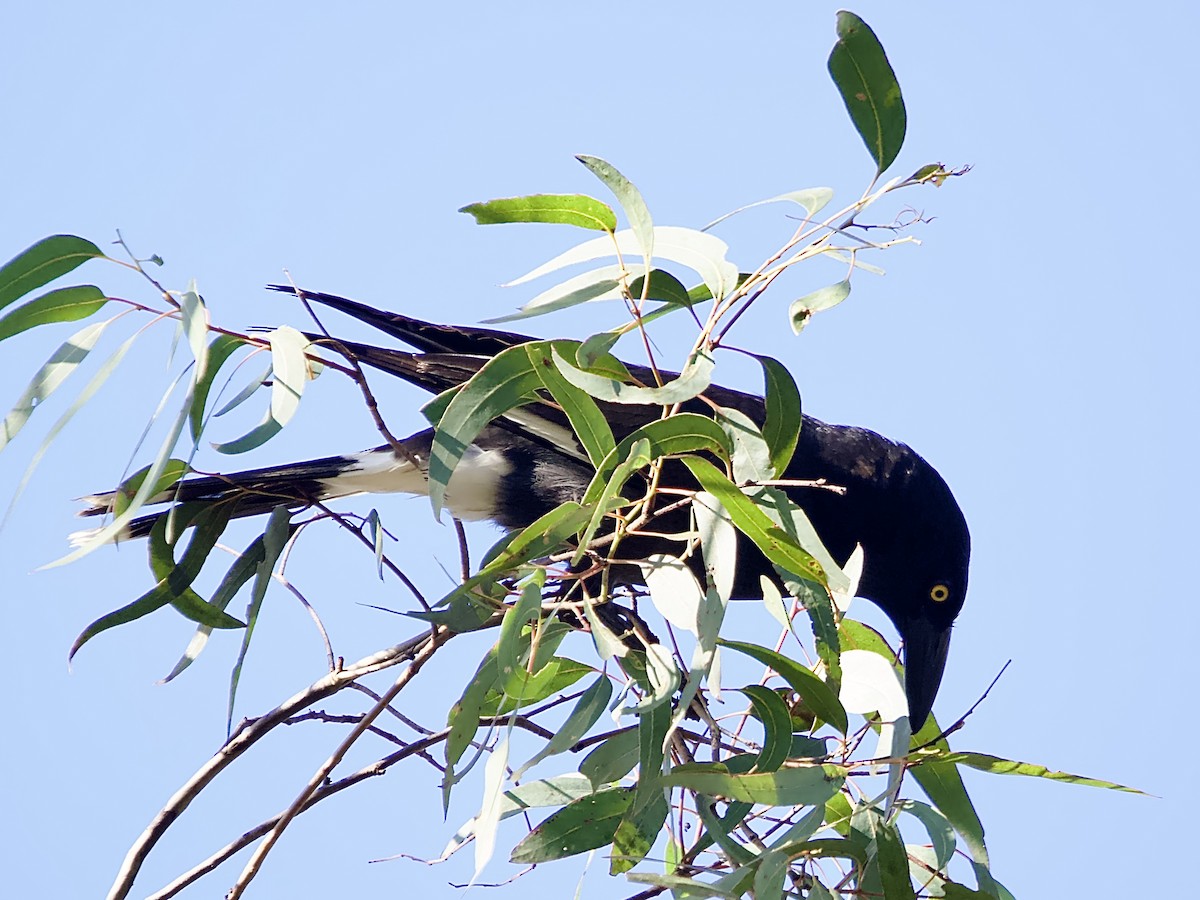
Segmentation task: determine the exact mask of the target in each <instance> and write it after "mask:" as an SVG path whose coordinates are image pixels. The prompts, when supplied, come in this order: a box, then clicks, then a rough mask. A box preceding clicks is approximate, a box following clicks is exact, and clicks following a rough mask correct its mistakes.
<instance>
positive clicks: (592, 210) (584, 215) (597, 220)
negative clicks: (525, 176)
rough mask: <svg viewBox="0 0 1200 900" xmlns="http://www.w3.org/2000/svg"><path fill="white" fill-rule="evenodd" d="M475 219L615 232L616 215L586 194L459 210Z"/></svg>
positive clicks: (522, 199)
mask: <svg viewBox="0 0 1200 900" xmlns="http://www.w3.org/2000/svg"><path fill="white" fill-rule="evenodd" d="M459 212H461V213H467V214H468V215H470V216H474V217H475V222H476V223H477V224H479V225H502V224H507V223H511V222H547V223H550V224H553V225H575V226H577V227H579V228H589V229H591V230H593V231H608V232H613V231H616V230H617V214H616V213H615V212H613V211H612V207H610V206H609V205H608V204H607V203H603V202H601V201H599V200H597V199H596V198H595V197H589V196H587V195H586V194H531V195H529V196H527V197H504V198H501V199H498V200H486V201H483V202H480V203H471V204H469V205H468V206H464V207H463V208H462V209H460V210H459Z"/></svg>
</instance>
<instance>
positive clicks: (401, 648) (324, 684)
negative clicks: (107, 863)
mask: <svg viewBox="0 0 1200 900" xmlns="http://www.w3.org/2000/svg"><path fill="white" fill-rule="evenodd" d="M448 639H449V632H446V631H445V630H444V629H441V630H438V631H435V632H432V633H430V634H422V635H420V636H418V637H414V638H410V639H409V640H407V641H404V642H403V643H401V644H397V645H396V646H394V647H391V648H389V649H387V650H382V651H380V652H378V653H374V654H372V655H370V656H367V657H364V658H363V659H360V660H359V661H358V662H356V663H354V664H353V665H351V666H349V667H347V668H341V669H338V670H337V671H334V672H329V673H328V674H326V675H324V676H323V677H321V678H320V679H318V680H317V681H315V682H313V683H312V684H311V685H309V686H308V687H307V688H305V689H304V690H302V691H300V692H299V693H297V694H295V695H293V696H292V697H289V698H288V699H287V700H285V701H284V702H283V703H281V704H280V705H279V706H277V707H275V709H273V710H271V711H270V712H268V713H266V714H265V715H263V716H260V717H259V718H257V719H254V720H252V721H248V722H245V723H243V724H242V725H241V726H239V728H238V729H237V731H236V732H235V733H234V734H233V735H232V736H231V737H230V738H229V740H228V741H226V742H225V744H224V746H222V747H221V749H220V750H218V751H217V752H216V753H215V754H214V755H213V756H212V757H211V758H209V759H208V760H207V761H206V762H205V763H204V765H202V766H201V767H200V768H199V769H198V770H197V771H196V772H195V773H194V774H193V775H192V777H191V778H189V779H188V780H187V781H186V782H185V783H184V784H183V786H182V787H180V788H179V790H178V791H176V792H175V794H174V795H173V796H172V797H171V798H170V799H169V800H168V801H167V804H166V806H164V807H163V808H162V809H161V810H159V811H158V813H157V814H156V815H155V816H154V819H153V820H152V821H151V822H150V824H149V825H148V826H147V827H146V829H145V831H143V832H142V833H141V834H140V835H139V836H138V838H137V840H136V841H135V842H134V844H133V846H132V847H130V848H129V852H128V853H127V854H126V855H125V859H124V861H123V862H122V864H121V868H120V870H119V871H118V872H117V876H116V878H115V880H114V881H113V885H112V887H111V888H110V889H109V892H108V900H123V898H125V897H127V896H129V892H130V890H132V888H133V882H134V879H136V878H137V875H138V872H140V871H141V868H142V864H143V863H144V862H145V861H146V857H147V856H148V855H149V854H150V851H151V850H152V849H154V847H155V846H156V845H157V844H158V842H159V841H160V840H161V839H162V837H163V835H164V834H166V832H167V829H169V828H170V827H171V825H172V824H174V822H175V821H176V820H177V819H178V818H179V817H180V816H181V815H182V814H183V812H184V811H185V810H186V809H187V808H188V806H189V805H190V804H191V802H192V801H193V800H195V799H196V797H198V796H199V795H200V792H201V791H202V790H204V788H205V787H207V786H208V785H209V784H210V783H211V782H212V781H213V779H215V778H216V777H217V776H218V775H219V774H220V773H221V772H223V771H224V770H225V769H226V768H227V767H228V766H229V765H230V764H232V763H233V762H234V761H235V760H237V759H238V758H239V757H240V756H241V755H242V754H243V753H245V752H246V751H247V750H249V749H250V748H251V747H253V746H254V745H255V744H256V743H257V742H258V741H259V740H261V739H262V738H263V737H265V736H266V735H267V734H268V733H270V732H271V731H272V730H274V729H275V727H276V726H278V725H281V724H283V722H284V721H285V720H287V719H289V718H291V717H292V716H294V715H295V714H296V713H298V712H300V711H301V710H302V709H304V708H306V707H308V706H310V705H311V704H313V703H316V702H318V701H320V700H324V699H325V698H327V697H331V696H333V695H334V694H336V693H337V692H338V691H340V690H342V689H343V688H344V687H346V685H347V684H349V683H350V682H353V681H355V680H356V679H359V678H362V677H364V676H366V675H370V674H371V673H373V672H378V671H381V670H383V669H387V668H390V667H392V666H395V665H398V664H400V663H403V662H405V661H406V660H409V659H412V658H414V656H415V655H416V654H417V653H419V652H421V651H422V650H424V649H425V648H427V647H429V646H431V645H434V646H436V645H437V644H440V643H444V642H445V641H446V640H448Z"/></svg>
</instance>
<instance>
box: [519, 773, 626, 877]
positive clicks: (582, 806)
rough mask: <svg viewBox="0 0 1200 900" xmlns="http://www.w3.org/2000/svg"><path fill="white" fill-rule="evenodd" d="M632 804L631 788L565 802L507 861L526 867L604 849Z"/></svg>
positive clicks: (527, 837) (534, 830)
mask: <svg viewBox="0 0 1200 900" xmlns="http://www.w3.org/2000/svg"><path fill="white" fill-rule="evenodd" d="M632 802H633V791H632V790H631V789H627V788H616V789H614V790H608V791H599V792H597V793H595V794H592V795H591V796H589V797H582V798H580V799H579V800H576V801H574V802H572V803H569V804H567V806H565V807H563V808H562V809H561V810H559V811H558V812H556V813H554V815H552V816H550V817H549V818H548V819H546V820H545V821H544V822H542V823H541V824H540V825H538V826H537V827H536V828H534V829H533V831H531V832H530V833H529V834H527V835H526V836H525V838H524V839H523V840H522V841H521V842H520V843H519V844H517V846H516V847H515V848H514V849H513V852H512V855H511V856H510V857H509V859H510V861H511V862H515V863H522V864H526V865H528V864H532V863H540V862H550V861H551V860H555V859H563V858H564V857H567V856H574V855H575V854H577V853H586V852H587V851H588V850H595V849H596V848H597V847H604V846H607V845H608V844H611V843H612V839H613V834H614V833H615V832H616V830H617V825H618V824H619V823H620V821H621V817H622V816H623V815H624V814H625V811H626V810H627V809H628V808H629V805H630V803H632Z"/></svg>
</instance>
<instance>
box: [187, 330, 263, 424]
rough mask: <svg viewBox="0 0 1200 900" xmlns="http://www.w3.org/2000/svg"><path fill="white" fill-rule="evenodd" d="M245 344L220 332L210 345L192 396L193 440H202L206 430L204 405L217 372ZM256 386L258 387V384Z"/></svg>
mask: <svg viewBox="0 0 1200 900" xmlns="http://www.w3.org/2000/svg"><path fill="white" fill-rule="evenodd" d="M244 346H246V344H245V342H244V341H242V339H241V338H238V337H234V336H233V335H231V334H218V335H217V336H216V337H215V338H213V340H212V343H210V344H209V345H208V350H207V351H206V352H207V356H208V365H207V366H206V367H205V369H204V372H203V374H202V375H201V376H200V378H199V379H198V381H197V382H196V392H195V395H194V396H193V398H192V412H191V418H190V419H189V425H190V427H191V432H192V440H193V441H198V440H200V432H201V431H203V430H204V422H205V415H204V407H205V404H206V403H207V402H208V395H209V392H210V391H211V390H212V385H213V381H214V380H216V377H217V373H218V372H220V371H221V367H222V366H223V365H224V364H225V362H226V361H227V360H228V359H229V357H230V356H232V355H233V353H234V351H236V350H238V349H239V348H241V347H244ZM255 387H256V389H257V385H256V386H255ZM251 393H253V391H252V392H251Z"/></svg>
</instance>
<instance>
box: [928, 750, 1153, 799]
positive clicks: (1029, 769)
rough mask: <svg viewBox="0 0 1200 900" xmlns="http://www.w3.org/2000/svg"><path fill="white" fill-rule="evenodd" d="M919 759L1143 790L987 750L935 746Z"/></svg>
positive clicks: (1099, 785)
mask: <svg viewBox="0 0 1200 900" xmlns="http://www.w3.org/2000/svg"><path fill="white" fill-rule="evenodd" d="M917 760H918V761H924V760H931V761H933V762H936V763H939V764H940V763H953V764H954V765H959V766H970V767H971V768H972V769H979V770H980V771H981V772H990V773H991V774H993V775H1024V776H1026V777H1028V778H1046V779H1049V780H1050V781H1062V782H1065V783H1066V784H1081V785H1084V786H1085V787H1098V788H1106V789H1108V790H1112V791H1126V792H1128V793H1131V794H1143V795H1145V792H1144V791H1139V790H1138V789H1137V788H1131V787H1126V786H1125V785H1123V784H1117V783H1116V782H1112V781H1102V780H1100V779H1099V778H1088V777H1087V776H1084V775H1072V774H1071V773H1069V772H1055V771H1053V770H1051V769H1048V768H1046V767H1045V766H1042V765H1038V764H1037V763H1027V762H1018V761H1017V760H1015V759H1003V758H1002V757H999V756H991V755H990V754H987V753H964V752H947V751H945V750H941V749H938V748H935V747H931V748H929V749H927V750H923V751H921V753H919V754H918V755H917Z"/></svg>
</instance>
